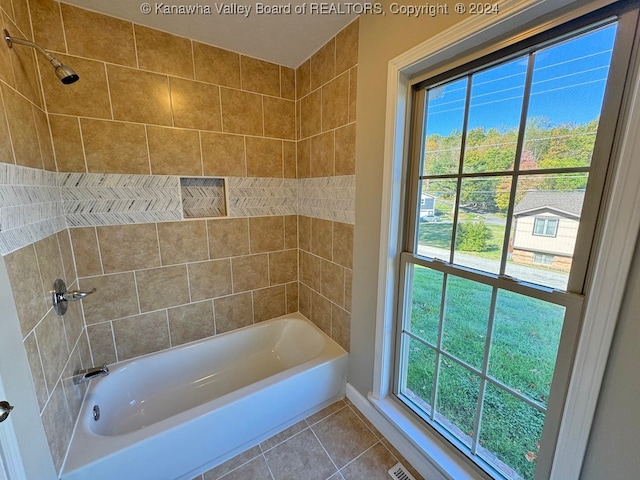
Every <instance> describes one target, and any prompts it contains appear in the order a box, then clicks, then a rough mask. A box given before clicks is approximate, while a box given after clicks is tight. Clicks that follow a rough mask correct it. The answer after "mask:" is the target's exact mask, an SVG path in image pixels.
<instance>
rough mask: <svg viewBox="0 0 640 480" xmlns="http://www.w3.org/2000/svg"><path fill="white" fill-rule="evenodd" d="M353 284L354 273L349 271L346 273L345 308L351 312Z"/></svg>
mask: <svg viewBox="0 0 640 480" xmlns="http://www.w3.org/2000/svg"><path fill="white" fill-rule="evenodd" d="M352 284H353V272H352V271H351V270H349V269H347V270H345V272H344V308H345V310H347V311H348V312H350V311H351V293H352V292H351V290H352V289H351V287H352Z"/></svg>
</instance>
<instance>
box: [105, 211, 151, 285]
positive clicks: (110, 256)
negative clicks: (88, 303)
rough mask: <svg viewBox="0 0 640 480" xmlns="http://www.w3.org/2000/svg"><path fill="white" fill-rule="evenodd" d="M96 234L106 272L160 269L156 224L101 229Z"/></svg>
mask: <svg viewBox="0 0 640 480" xmlns="http://www.w3.org/2000/svg"><path fill="white" fill-rule="evenodd" d="M97 231H98V242H99V245H100V255H101V257H102V267H103V269H104V272H105V273H114V272H126V271H130V270H138V269H141V268H152V267H159V266H160V255H159V253H158V236H157V234H156V225H155V224H154V223H144V224H139V225H115V226H110V227H98V228H97ZM141 245H143V246H144V248H140V246H141Z"/></svg>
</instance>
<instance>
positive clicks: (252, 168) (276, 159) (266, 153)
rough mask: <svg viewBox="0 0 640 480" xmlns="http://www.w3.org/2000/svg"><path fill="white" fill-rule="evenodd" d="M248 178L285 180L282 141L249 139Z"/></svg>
mask: <svg viewBox="0 0 640 480" xmlns="http://www.w3.org/2000/svg"><path fill="white" fill-rule="evenodd" d="M245 144H246V148H247V176H249V177H273V178H283V158H282V141H281V140H274V139H271V138H259V137H247V138H246V139H245Z"/></svg>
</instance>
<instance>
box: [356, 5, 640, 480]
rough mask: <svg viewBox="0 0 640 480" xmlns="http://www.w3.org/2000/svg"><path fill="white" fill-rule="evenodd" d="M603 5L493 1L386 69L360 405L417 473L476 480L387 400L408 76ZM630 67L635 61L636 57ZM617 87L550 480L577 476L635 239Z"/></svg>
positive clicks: (637, 104)
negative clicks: (421, 466)
mask: <svg viewBox="0 0 640 480" xmlns="http://www.w3.org/2000/svg"><path fill="white" fill-rule="evenodd" d="M550 3H553V5H550ZM611 3H614V2H613V1H612V0H596V1H592V2H590V3H588V4H587V5H585V4H584V3H583V2H580V1H578V0H561V1H554V2H547V1H545V0H504V1H503V2H501V3H500V14H499V17H492V16H476V17H469V18H468V19H466V20H464V21H462V22H460V23H458V24H456V25H454V26H453V27H451V28H449V29H448V30H446V31H445V32H442V33H441V34H440V35H438V36H436V37H434V38H431V39H429V40H428V41H427V42H424V43H422V44H420V45H418V46H416V47H414V48H413V49H411V50H409V51H408V52H405V53H404V54H402V55H400V56H398V57H396V58H395V59H393V60H391V61H390V62H389V65H388V70H387V101H386V112H387V113H386V124H385V127H386V129H385V150H384V176H383V195H382V212H381V237H380V264H379V274H378V302H377V316H376V355H375V360H374V361H375V365H374V379H373V380H374V385H373V391H372V392H371V393H370V395H369V401H370V402H371V404H372V406H373V407H374V410H375V411H376V412H377V413H378V414H381V415H382V418H383V419H384V420H385V421H387V422H389V423H388V424H389V425H391V428H392V429H393V430H394V431H393V432H389V435H390V436H393V437H394V438H396V439H398V440H400V441H405V442H406V445H407V448H408V449H413V450H412V452H415V451H416V447H417V450H419V451H421V452H423V453H424V461H425V469H426V470H429V471H430V472H437V473H439V474H440V475H441V478H456V479H459V478H483V477H485V475H484V474H483V473H482V472H480V471H478V470H477V469H475V468H474V467H473V466H471V465H470V464H469V463H468V462H466V461H465V460H464V459H463V458H462V457H461V456H460V455H456V453H455V451H453V447H450V446H448V445H446V443H445V442H442V441H441V440H439V439H438V438H437V437H436V436H434V435H433V434H431V433H430V432H429V431H428V430H426V429H424V428H420V426H419V425H416V424H415V422H412V421H411V420H410V418H409V415H406V414H403V409H402V407H401V406H399V405H398V402H396V401H395V400H394V398H393V396H392V395H391V391H392V378H393V362H394V358H393V352H394V347H393V343H394V340H395V335H394V333H395V329H394V321H395V313H396V300H397V299H396V287H397V284H398V283H397V282H398V278H397V277H398V272H397V265H398V256H399V254H400V252H401V243H400V241H401V238H400V236H399V232H400V231H401V228H400V226H401V218H400V213H399V212H401V210H402V209H401V208H400V207H401V204H402V201H403V200H402V199H403V195H404V191H403V188H404V187H403V183H404V182H403V173H404V172H403V166H404V157H405V150H406V148H407V145H406V135H405V128H406V127H407V125H408V121H409V115H408V114H409V112H408V106H409V95H410V89H409V83H410V78H411V76H412V75H414V74H416V73H417V72H419V71H424V70H425V69H429V68H436V69H437V68H438V66H439V65H441V64H442V63H443V62H446V61H451V60H453V59H459V61H460V63H463V60H464V57H465V55H466V53H465V52H467V51H469V50H471V49H472V48H474V47H476V46H477V45H482V44H486V43H487V42H490V41H494V46H496V47H497V48H500V47H502V46H507V45H509V44H510V43H513V42H514V41H516V39H513V38H511V39H509V40H504V39H503V38H504V36H505V35H506V34H507V33H509V32H511V31H514V30H516V29H517V28H518V26H520V25H524V24H527V23H529V22H532V21H534V20H535V19H536V18H540V17H542V16H544V15H548V14H550V13H553V12H555V11H558V10H560V9H564V10H563V11H564V12H565V13H563V14H561V15H559V16H558V17H556V18H555V19H554V20H553V21H551V22H547V23H544V24H543V25H541V26H540V27H539V28H538V29H533V33H535V31H536V30H539V31H541V30H547V29H548V28H550V27H552V26H555V25H559V24H562V23H565V22H567V21H569V20H571V19H573V18H577V17H579V16H582V15H584V14H587V13H589V12H591V11H594V10H596V9H597V8H601V7H603V6H606V5H609V4H611ZM567 7H569V8H567ZM571 7H575V8H571ZM529 33H531V32H529ZM632 60H633V59H632ZM635 60H636V61H640V58H637V59H635ZM633 64H634V62H633V61H632V65H633ZM627 88H628V89H629V93H628V97H627V98H628V101H627V102H626V104H625V105H624V106H623V109H624V112H625V122H624V123H623V128H622V130H621V131H620V135H619V137H618V140H617V143H616V146H615V151H614V152H615V153H614V154H615V155H616V162H617V167H616V170H615V176H614V178H613V180H612V182H611V187H612V188H611V189H610V195H609V199H608V203H607V212H606V215H605V220H604V229H603V234H602V236H601V238H600V248H599V250H598V253H597V254H596V258H595V268H594V269H593V271H592V272H591V275H590V277H589V278H588V280H587V283H588V290H589V291H590V295H589V296H588V298H587V301H586V303H585V308H584V316H583V327H582V330H581V334H580V339H579V342H578V348H577V351H576V353H575V356H574V367H573V370H572V373H571V380H570V384H569V388H568V391H567V396H566V401H565V406H564V409H563V413H562V416H561V418H558V419H557V421H559V422H560V430H559V435H558V442H557V447H556V451H555V455H554V459H553V465H552V470H551V478H552V479H558V480H560V479H561V480H571V479H576V480H577V479H579V476H580V471H581V468H582V464H583V458H584V454H585V451H586V447H587V443H588V438H589V433H590V431H591V425H592V422H593V417H594V414H595V409H596V405H597V401H598V393H599V391H600V387H601V385H602V381H603V377H604V371H605V366H606V364H607V360H608V355H609V350H610V347H611V342H612V339H613V333H614V329H615V325H616V321H617V317H618V312H619V310H620V306H621V303H622V297H623V294H624V289H625V286H626V283H627V278H628V275H629V267H630V264H631V259H632V256H633V253H634V248H635V245H636V242H637V240H638V238H639V232H640V190H639V189H638V188H637V185H639V184H640V162H637V161H634V158H633V157H634V154H633V152H634V151H635V152H637V151H640V74H639V73H638V71H637V70H636V71H635V72H634V76H633V78H632V81H631V82H630V83H629V85H627ZM407 451H408V450H407Z"/></svg>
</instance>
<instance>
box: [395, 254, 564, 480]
mask: <svg viewBox="0 0 640 480" xmlns="http://www.w3.org/2000/svg"><path fill="white" fill-rule="evenodd" d="M443 280H444V278H443V274H442V273H440V272H437V271H434V270H430V269H426V268H423V267H415V269H414V276H413V290H412V294H413V296H412V303H411V305H412V312H411V325H410V329H411V331H412V333H414V334H415V335H417V336H419V337H420V338H422V339H424V340H425V341H427V342H428V343H430V344H431V345H433V346H437V345H438V340H439V338H438V335H439V334H438V331H439V322H440V308H441V303H442V293H441V292H442V285H443ZM445 291H446V293H445V301H444V314H443V318H444V321H443V326H442V339H441V347H442V349H443V350H444V351H446V352H447V353H449V354H451V355H453V356H454V357H455V358H457V359H459V360H460V361H462V362H464V363H465V364H467V365H469V366H471V367H473V368H475V369H477V370H481V368H482V364H483V360H484V349H485V342H486V337H487V334H488V332H487V329H488V323H489V313H490V305H491V295H492V287H490V286H486V285H482V284H478V283H475V282H472V281H470V280H466V279H463V278H459V277H454V276H449V277H448V279H447V285H446V290H445ZM563 318H564V309H563V308H562V307H558V306H557V305H553V304H550V303H547V302H543V301H540V300H537V299H532V298H529V297H525V296H522V295H519V294H515V293H512V292H507V291H504V290H499V291H498V293H497V300H496V308H495V313H494V320H493V334H492V339H491V354H490V358H489V359H488V360H489V366H488V374H489V376H490V377H492V378H494V379H496V380H498V381H500V382H502V383H504V384H506V385H508V386H509V387H510V388H512V389H513V390H515V391H517V392H518V393H520V394H522V395H525V396H527V397H528V398H530V399H532V400H534V401H536V402H538V403H540V404H542V405H546V402H547V398H548V394H549V388H550V384H551V378H552V376H553V369H554V366H555V358H556V354H557V346H558V342H559V338H560V331H561V328H562V322H563ZM435 371H436V353H435V350H434V349H433V348H432V347H429V346H426V345H424V344H422V343H420V342H418V341H416V340H413V339H412V340H410V341H409V361H408V365H407V377H406V385H407V388H408V389H409V390H410V392H409V394H410V395H414V396H417V397H419V398H420V399H421V400H422V402H424V404H426V408H427V409H429V408H430V405H431V404H432V402H433V400H432V398H433V393H434V392H433V388H434V385H433V384H434V375H435ZM438 372H439V382H438V387H437V392H436V402H435V406H436V411H437V412H438V413H439V414H442V415H444V416H445V417H446V418H447V420H448V422H450V423H451V424H452V425H454V426H455V427H451V428H450V429H451V430H452V431H453V432H454V433H455V434H457V435H458V436H459V437H460V439H461V440H462V441H463V442H465V443H467V444H470V441H471V438H472V437H474V436H476V435H478V432H474V419H475V415H476V410H477V408H478V397H479V395H480V377H479V376H478V374H476V373H475V372H473V370H471V369H469V368H467V367H465V366H462V365H460V364H459V363H458V362H455V361H453V360H450V359H447V358H446V357H445V356H441V360H440V363H439V370H438ZM482 403H483V409H482V421H481V429H480V433H479V435H480V436H479V444H480V446H481V449H480V454H481V455H482V452H485V454H486V455H485V456H487V457H488V458H489V459H490V458H493V455H495V457H497V458H498V459H499V461H501V462H504V463H506V464H507V465H509V466H510V467H511V468H513V469H514V470H515V471H516V472H517V473H518V474H519V475H520V476H521V477H523V478H526V479H529V478H533V471H534V469H535V462H532V461H530V460H531V454H535V453H537V451H538V442H539V441H540V435H541V432H542V425H543V422H544V415H543V414H541V413H539V412H538V411H537V410H535V409H534V408H532V407H530V406H529V405H528V404H527V403H525V402H523V401H522V400H520V399H519V398H517V397H516V396H514V395H512V394H511V393H508V392H506V391H504V390H503V389H501V388H498V387H496V386H494V385H493V384H492V383H491V382H488V383H487V388H486V390H485V393H484V397H483V402H482ZM485 449H486V450H485ZM488 452H491V454H489V453H488ZM527 454H529V457H530V458H529V459H527ZM494 463H497V462H494Z"/></svg>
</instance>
